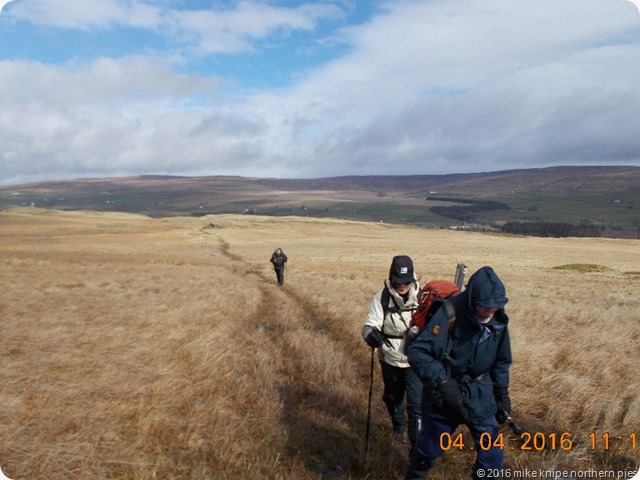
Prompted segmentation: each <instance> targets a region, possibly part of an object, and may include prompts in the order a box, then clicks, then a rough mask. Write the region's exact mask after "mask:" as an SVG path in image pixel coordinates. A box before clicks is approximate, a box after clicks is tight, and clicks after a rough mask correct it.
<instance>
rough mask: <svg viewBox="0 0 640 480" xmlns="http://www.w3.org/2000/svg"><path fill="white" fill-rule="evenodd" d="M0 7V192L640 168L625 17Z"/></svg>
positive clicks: (219, 5) (209, 2) (533, 9)
mask: <svg viewBox="0 0 640 480" xmlns="http://www.w3.org/2000/svg"><path fill="white" fill-rule="evenodd" d="M0 4H1V5H3V7H2V10H1V11H0V184H4V185H13V184H21V183H28V182H39V181H45V180H60V179H75V178H88V177H90V178H101V177H121V176H133V175H181V176H182V175H184V176H199V175H240V176H244V177H261V178H264V177H276V178H320V177H333V176H342V175H414V174H420V175H428V174H437V175H441V174H447V173H473V172H491V171H500V170H508V169H521V168H538V167H549V166H555V165H605V166H606V165H634V166H640V10H639V7H638V6H636V4H635V3H632V2H631V1H630V0H562V1H558V0H455V1H451V0H421V1H420V0H394V1H376V0H367V1H354V0H326V1H313V2H311V1H304V0H299V1H298V0H295V1H294V0H292V1H277V0H273V1H262V0H246V1H245V0H242V1H227V0H144V1H138V0H12V1H9V2H6V1H3V2H0Z"/></svg>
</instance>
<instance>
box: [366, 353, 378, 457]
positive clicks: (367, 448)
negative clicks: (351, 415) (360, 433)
mask: <svg viewBox="0 0 640 480" xmlns="http://www.w3.org/2000/svg"><path fill="white" fill-rule="evenodd" d="M375 350H376V349H375V348H372V349H371V373H370V374H369V379H370V380H369V408H368V410H367V433H366V434H365V439H364V460H365V462H366V461H367V454H368V453H369V429H370V426H371V398H372V397H373V364H374V355H373V354H374V352H375Z"/></svg>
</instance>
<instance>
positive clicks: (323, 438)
mask: <svg viewBox="0 0 640 480" xmlns="http://www.w3.org/2000/svg"><path fill="white" fill-rule="evenodd" d="M209 223H214V224H216V225H217V228H207V225H208V224H209ZM638 245H639V244H638V242H637V241H632V240H610V239H540V238H522V237H506V236H493V235H482V234H475V233H465V232H451V231H444V230H437V231H436V230H422V229H417V228H409V227H394V226H390V225H386V224H367V223H357V222H346V221H337V220H336V221H332V220H313V219H304V218H266V217H251V216H242V217H240V216H226V215H221V216H210V217H204V218H199V219H196V218H172V219H156V220H152V219H149V218H145V217H141V216H136V215H126V214H116V213H90V212H53V211H44V210H36V209H25V210H20V209H17V210H9V211H4V212H0V258H1V260H0V262H1V268H0V282H1V284H2V297H0V298H1V300H0V313H1V314H2V322H1V323H0V335H1V338H2V346H1V348H0V358H1V359H2V369H1V370H0V384H1V385H2V388H1V390H0V436H1V438H2V442H1V444H0V466H1V467H2V470H3V471H4V472H5V473H6V474H7V475H8V476H9V477H10V478H12V479H16V480H17V479H93V478H100V479H153V478H160V479H169V478H171V479H178V478H180V479H182V478H185V479H186V478H191V479H212V478H215V479H253V478H269V479H289V478H292V479H312V478H354V479H356V478H363V479H364V478H367V479H377V478H381V479H393V478H403V475H404V469H405V467H406V461H407V455H406V451H404V449H402V448H400V447H398V446H397V445H394V444H392V443H391V441H390V435H389V431H390V429H389V421H388V419H387V416H386V412H385V411H384V407H383V405H382V402H381V400H380V395H381V379H380V373H379V367H378V366H377V365H376V370H375V378H374V402H373V405H374V411H373V414H372V432H371V437H370V446H369V458H368V459H366V460H367V461H365V459H364V455H363V450H364V435H365V428H366V420H367V400H368V389H369V379H370V378H369V368H370V361H371V355H370V350H369V349H368V348H367V347H366V345H365V344H364V342H363V341H362V339H361V337H360V331H361V326H362V323H363V321H364V318H365V316H366V313H367V309H368V304H369V301H370V299H371V296H372V295H373V293H375V291H376V290H377V289H379V288H380V287H381V285H382V281H383V279H384V278H385V277H386V275H387V273H388V266H389V263H390V260H391V257H392V256H393V255H396V254H400V253H402V254H408V255H410V256H412V257H413V259H414V263H415V266H416V270H417V273H418V274H419V276H420V277H421V279H422V280H423V282H425V281H427V280H429V279H432V278H449V279H452V278H453V274H454V271H455V266H456V264H457V263H460V262H462V263H465V264H466V265H467V266H468V268H469V273H471V272H473V271H475V270H476V269H477V268H479V267H481V266H482V265H492V266H493V267H494V268H495V269H496V271H497V272H498V273H499V275H500V276H501V277H502V278H503V280H504V281H505V283H506V285H507V289H508V294H509V297H510V302H509V304H508V311H509V313H510V316H511V321H512V324H511V330H512V334H511V335H512V343H513V350H514V358H515V363H514V366H513V368H512V388H511V390H512V397H513V403H514V416H515V417H517V419H518V421H519V422H520V423H521V425H522V426H523V427H525V429H528V430H529V431H531V432H532V433H535V432H541V434H544V435H545V436H546V438H547V447H549V443H550V441H549V438H550V437H549V435H550V434H553V433H557V434H558V435H560V434H561V433H562V432H570V433H572V435H573V438H574V444H573V446H572V448H571V449H569V450H568V451H563V450H562V449H560V448H546V449H544V451H535V450H534V451H527V452H522V451H520V450H519V447H520V443H518V441H517V439H515V438H514V437H513V435H511V434H510V433H509V430H508V429H505V434H507V435H508V437H509V443H508V445H507V448H508V451H507V465H508V466H510V467H512V468H536V469H537V468H543V469H550V468H560V469H565V470H569V469H578V468H580V469H586V468H594V469H606V468H617V469H624V468H634V467H635V468H638V466H639V464H640V460H639V455H640V453H639V452H640V449H638V448H637V447H636V450H635V451H634V450H632V449H631V448H630V441H627V443H625V444H624V445H622V447H623V448H622V449H621V450H618V445H619V444H618V443H617V442H615V441H613V440H612V441H611V444H610V448H609V450H605V449H604V446H603V445H602V441H600V442H599V444H598V448H596V450H595V451H593V450H592V449H591V448H590V442H589V441H588V438H587V437H588V435H589V434H590V433H595V434H597V435H598V436H600V435H602V434H603V433H605V432H609V433H610V434H611V435H612V436H616V435H623V436H626V437H627V439H628V436H629V435H630V434H632V433H634V432H637V431H638V427H639V426H640V378H639V376H638V374H637V370H636V368H637V357H638V353H639V350H640V349H639V347H638V337H639V336H640V313H639V312H640V299H639V297H638V294H637V292H638V285H639V282H640V277H639V276H638V275H637V274H636V275H633V274H626V273H625V272H639V271H640V249H639V248H638ZM278 246H280V247H282V248H283V249H284V250H285V252H286V253H287V255H288V256H289V259H290V261H289V263H288V269H287V283H286V285H285V286H284V287H283V288H280V287H278V286H277V285H276V284H275V275H274V274H273V271H272V269H271V267H270V264H269V263H268V259H269V257H270V255H271V252H272V251H273V249H274V248H276V247H278ZM567 264H595V265H601V266H603V267H606V269H605V270H603V271H595V272H587V273H583V272H580V271H576V270H558V269H556V268H555V267H558V266H562V265H567ZM512 447H513V448H514V449H513V450H511V448H512ZM472 458H473V452H471V451H469V450H468V449H467V450H465V451H462V452H456V451H451V452H448V453H447V454H446V455H445V457H443V459H442V460H441V461H440V462H439V463H438V465H437V467H436V468H435V469H434V470H433V474H432V475H431V476H430V479H436V480H437V479H447V480H451V479H458V478H460V479H462V478H468V476H469V468H470V464H471V462H472Z"/></svg>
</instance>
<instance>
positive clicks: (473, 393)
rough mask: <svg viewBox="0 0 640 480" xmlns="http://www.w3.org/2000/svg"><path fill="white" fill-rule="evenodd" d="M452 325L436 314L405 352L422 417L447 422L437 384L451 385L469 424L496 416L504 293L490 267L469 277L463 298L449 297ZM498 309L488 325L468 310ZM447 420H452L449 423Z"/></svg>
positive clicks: (505, 360) (503, 381) (504, 343)
mask: <svg viewBox="0 0 640 480" xmlns="http://www.w3.org/2000/svg"><path fill="white" fill-rule="evenodd" d="M447 302H450V303H451V305H452V306H453V311H455V322H454V323H453V325H452V327H451V331H449V318H448V315H447V311H446V309H445V308H440V309H439V310H438V311H437V312H436V313H435V314H434V316H433V317H432V319H431V321H430V322H429V323H428V324H427V325H426V326H425V328H424V330H423V331H422V332H421V333H420V335H419V336H418V338H417V339H416V340H415V341H413V342H412V343H411V344H410V345H409V346H408V348H407V356H408V358H409V362H410V364H411V366H412V368H413V369H414V370H415V371H416V373H417V374H418V376H419V377H420V379H421V380H422V382H423V393H422V412H423V415H429V416H432V417H437V418H442V419H450V418H449V416H448V415H447V411H446V410H445V409H444V408H443V402H442V396H441V394H440V392H439V391H438V387H437V386H438V384H439V383H440V382H442V381H444V380H446V379H450V378H451V379H455V380H456V381H457V382H458V385H459V386H460V388H461V390H462V392H463V394H464V396H465V397H466V399H465V403H466V404H467V406H468V407H469V413H470V418H471V422H472V423H479V422H481V421H482V420H485V419H487V418H489V417H491V416H493V415H495V414H496V411H497V407H496V403H495V399H494V394H493V391H494V387H495V388H504V387H508V386H509V367H510V366H511V345H510V341H509V330H508V327H507V325H508V322H509V318H508V317H507V314H506V313H505V312H504V310H503V309H502V307H503V306H504V305H505V304H506V303H507V297H506V295H505V288H504V285H503V284H502V282H501V281H500V279H499V278H498V276H497V275H496V274H495V272H494V271H493V270H492V269H491V268H490V267H483V268H481V269H480V270H478V271H477V272H476V273H474V274H473V275H472V276H471V278H470V279H469V282H468V284H467V288H466V290H465V291H464V292H462V293H461V294H460V295H458V296H456V297H452V298H450V299H449V300H447ZM476 305H481V306H483V307H486V308H500V310H498V312H497V313H496V314H495V315H494V317H493V318H492V319H491V320H490V321H489V322H488V323H485V324H483V323H481V322H480V319H479V318H478V316H477V315H476V313H475V310H474V307H475V306H476ZM451 420H452V419H451Z"/></svg>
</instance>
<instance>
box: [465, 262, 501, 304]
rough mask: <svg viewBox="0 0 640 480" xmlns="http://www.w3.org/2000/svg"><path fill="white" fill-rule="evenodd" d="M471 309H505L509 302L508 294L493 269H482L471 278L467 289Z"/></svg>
mask: <svg viewBox="0 0 640 480" xmlns="http://www.w3.org/2000/svg"><path fill="white" fill-rule="evenodd" d="M466 292H467V295H468V299H469V307H470V308H471V309H473V308H474V307H476V306H480V307H484V308H503V307H504V306H505V305H506V303H507V302H508V301H509V299H508V298H507V292H506V289H505V286H504V283H502V280H500V278H499V277H498V275H497V274H496V272H494V271H493V269H492V268H491V267H487V266H485V267H482V268H481V269H479V270H478V271H477V272H475V273H474V274H473V275H471V278H469V282H468V283H467V289H466Z"/></svg>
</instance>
